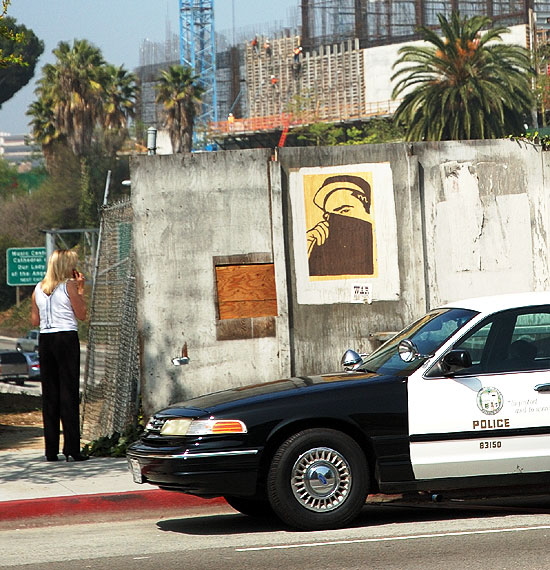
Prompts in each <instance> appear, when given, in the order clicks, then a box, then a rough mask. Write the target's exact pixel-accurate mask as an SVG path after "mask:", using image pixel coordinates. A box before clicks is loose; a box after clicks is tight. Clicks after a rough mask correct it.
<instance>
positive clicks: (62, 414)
mask: <svg viewBox="0 0 550 570" xmlns="http://www.w3.org/2000/svg"><path fill="white" fill-rule="evenodd" d="M77 264H78V255H77V253H76V251H74V250H70V249H69V250H67V249H56V250H55V251H54V252H53V253H52V255H51V256H50V259H49V260H48V268H47V270H46V276H45V277H44V279H43V280H42V281H41V282H40V283H38V284H37V285H36V287H35V289H34V292H33V294H32V309H31V320H32V324H33V326H38V325H40V338H39V341H38V353H39V356H40V375H41V377H42V418H43V421H44V440H45V446H46V459H47V461H57V460H58V453H59V439H60V425H59V422H60V421H61V424H62V426H63V454H64V455H65V458H66V460H67V461H69V459H71V458H72V459H73V460H74V461H84V460H86V459H88V456H87V455H83V454H82V453H81V451H80V421H79V402H80V342H79V340H78V332H77V319H78V320H82V321H83V320H84V319H85V318H86V302H85V299H84V281H85V279H84V275H83V274H82V273H80V272H79V271H78V270H77V269H76V267H77Z"/></svg>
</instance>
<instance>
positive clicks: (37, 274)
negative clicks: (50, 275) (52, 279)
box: [6, 247, 46, 287]
mask: <svg viewBox="0 0 550 570" xmlns="http://www.w3.org/2000/svg"><path fill="white" fill-rule="evenodd" d="M6 266H7V270H6V274H7V278H8V279H7V282H8V285H12V286H14V287H18V286H20V285H36V284H37V283H38V282H39V281H42V279H44V275H45V274H46V248H45V247H10V248H8V249H7V250H6Z"/></svg>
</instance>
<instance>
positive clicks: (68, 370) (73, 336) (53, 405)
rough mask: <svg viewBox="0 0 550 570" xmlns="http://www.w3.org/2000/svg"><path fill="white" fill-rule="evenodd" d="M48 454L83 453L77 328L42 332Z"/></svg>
mask: <svg viewBox="0 0 550 570" xmlns="http://www.w3.org/2000/svg"><path fill="white" fill-rule="evenodd" d="M38 353H39V357H40V376H41V378H42V418H43V421H44V440H45V443H46V455H47V456H48V457H51V456H55V455H57V454H58V453H59V438H60V425H59V422H60V421H61V425H62V426H63V453H65V454H66V455H69V454H71V455H74V454H78V453H79V452H80V419H79V417H80V414H79V405H80V343H79V341H78V333H77V332H76V331H67V332H55V333H42V334H41V335H40V337H39V341H38Z"/></svg>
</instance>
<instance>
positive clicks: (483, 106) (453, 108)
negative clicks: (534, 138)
mask: <svg viewBox="0 0 550 570" xmlns="http://www.w3.org/2000/svg"><path fill="white" fill-rule="evenodd" d="M438 19H439V23H440V26H441V31H442V33H443V36H442V37H441V36H439V35H438V34H437V33H436V32H435V31H433V30H430V29H428V28H426V27H422V28H420V30H419V31H420V33H421V36H422V39H423V40H424V41H425V42H427V44H431V45H422V46H405V47H403V48H401V49H400V50H399V53H400V58H399V59H398V60H397V61H396V63H395V64H394V69H395V68H396V67H399V66H402V67H399V70H398V71H397V72H396V73H394V75H393V77H392V80H395V79H398V82H397V83H396V85H395V88H394V90H393V94H392V97H393V98H394V99H397V98H399V96H401V95H404V97H403V100H402V102H401V104H400V105H399V107H398V109H397V111H396V112H395V115H394V119H395V120H396V121H397V122H400V123H403V124H404V125H405V127H406V128H407V135H406V138H407V140H436V141H437V140H460V139H462V140H465V139H483V138H500V137H504V136H507V135H512V134H521V133H522V132H523V131H524V122H525V117H526V116H527V115H529V114H530V112H531V108H532V106H533V93H532V89H531V77H532V74H533V70H532V69H531V66H530V56H529V52H528V51H527V50H526V49H524V48H522V47H521V46H517V45H511V44H504V43H499V42H502V36H503V34H505V33H507V32H509V29H508V28H504V27H495V28H490V29H488V30H487V31H486V32H485V33H482V30H483V29H485V28H489V27H490V25H491V19H490V18H488V17H486V16H474V17H472V18H470V19H466V18H461V17H460V14H459V13H458V12H453V13H452V15H451V18H450V21H449V20H447V19H446V18H445V17H444V16H443V15H438ZM404 64H405V65H404ZM406 64H410V65H406Z"/></svg>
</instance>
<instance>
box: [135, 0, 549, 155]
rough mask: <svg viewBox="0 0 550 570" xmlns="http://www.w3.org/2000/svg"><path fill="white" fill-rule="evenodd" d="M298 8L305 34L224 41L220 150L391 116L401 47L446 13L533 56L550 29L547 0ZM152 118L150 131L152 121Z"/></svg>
mask: <svg viewBox="0 0 550 570" xmlns="http://www.w3.org/2000/svg"><path fill="white" fill-rule="evenodd" d="M296 3H297V6H296V13H297V14H298V15H299V18H298V21H299V24H300V25H298V26H295V27H290V26H289V27H283V28H281V29H280V30H277V31H273V30H272V29H271V30H268V31H266V30H265V29H259V30H258V32H257V33H254V34H253V33H251V32H249V33H248V37H243V36H242V33H236V31H235V30H232V34H231V35H232V38H233V41H234V43H233V45H231V42H228V41H227V38H223V42H222V41H217V44H218V45H221V44H224V46H225V49H224V51H218V53H217V54H216V70H215V73H216V85H217V99H216V106H217V109H216V111H217V113H216V115H217V117H219V118H221V119H223V120H221V121H218V122H215V123H210V124H209V125H208V126H206V125H205V126H204V128H207V129H209V132H210V135H211V138H213V139H214V140H216V141H217V142H218V143H220V144H221V146H222V147H224V148H233V147H235V146H240V147H246V146H276V145H277V144H279V143H280V142H281V141H282V139H281V138H280V137H281V135H283V138H284V133H285V132H286V131H287V130H288V129H289V128H291V127H292V126H293V125H296V124H303V123H310V122H318V121H326V122H339V121H361V120H366V119H368V118H369V117H373V116H383V115H388V114H391V113H392V112H393V111H394V110H395V108H396V107H397V105H398V102H397V101H392V99H391V90H392V89H391V87H392V86H391V79H390V78H391V75H392V66H393V63H394V62H395V61H396V59H397V57H398V49H399V47H400V46H401V45H402V44H404V43H410V42H412V41H416V40H418V39H419V34H418V27H420V26H427V27H430V28H433V29H437V27H438V23H439V22H438V15H439V14H443V15H445V16H449V15H450V14H451V12H452V11H455V10H458V11H460V14H461V15H462V16H464V17H472V16H475V15H487V16H489V17H490V18H491V19H492V20H493V21H494V22H495V23H498V24H499V25H504V26H507V27H509V28H510V29H511V30H512V34H511V35H510V37H509V38H507V41H510V42H511V43H518V44H520V45H523V46H525V47H528V48H529V49H534V47H535V44H536V38H537V33H538V34H539V36H540V34H543V35H544V34H547V33H548V32H546V29H547V28H550V0H545V1H536V0H507V1H504V0H486V1H483V2H479V1H475V2H473V1H469V0H468V1H467V0H451V1H447V2H445V1H444V0H301V2H300V1H299V0H296ZM294 22H296V19H295V20H294ZM237 37H238V40H236V38H237ZM219 39H221V38H219ZM158 51H159V52H162V50H158ZM149 63H151V62H149ZM154 63H159V62H154ZM143 69H144V75H147V78H146V82H149V83H150V82H152V81H154V77H153V76H152V75H151V73H150V72H151V69H152V66H151V65H144V68H143ZM143 79H145V77H143ZM145 116H147V119H148V124H150V122H151V119H152V116H151V113H148V114H147V113H146V114H144V117H145ZM157 117H158V113H157ZM159 123H160V121H157V125H156V126H158V127H160V126H161V125H160V124H159Z"/></svg>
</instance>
